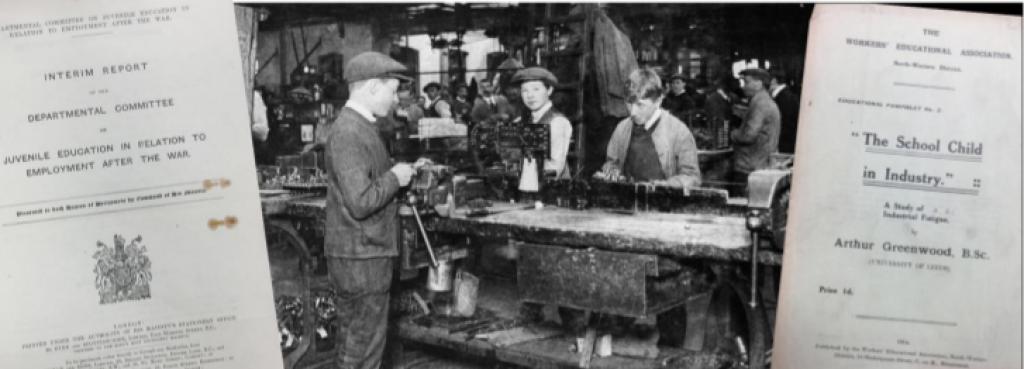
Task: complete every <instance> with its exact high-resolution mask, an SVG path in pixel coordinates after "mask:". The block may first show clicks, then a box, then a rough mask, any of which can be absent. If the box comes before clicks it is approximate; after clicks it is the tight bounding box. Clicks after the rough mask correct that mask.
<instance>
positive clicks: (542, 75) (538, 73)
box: [512, 67, 558, 86]
mask: <svg viewBox="0 0 1024 369" xmlns="http://www.w3.org/2000/svg"><path fill="white" fill-rule="evenodd" d="M526 81H544V82H546V83H547V84H548V85H549V86H554V85H557V84H558V78H555V75H554V74H551V72H550V71H548V70H547V69H544V68H542V67H529V68H526V69H523V70H520V71H518V72H516V74H515V75H513V76H512V83H514V84H519V83H523V82H526Z"/></svg>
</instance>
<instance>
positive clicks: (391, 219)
mask: <svg viewBox="0 0 1024 369" xmlns="http://www.w3.org/2000/svg"><path fill="white" fill-rule="evenodd" d="M239 8H240V9H239V10H238V14H242V15H244V17H245V18H244V20H245V22H243V21H242V20H243V18H240V21H239V28H240V35H241V36H242V37H241V38H240V40H241V42H242V43H243V45H242V50H243V57H244V64H243V69H246V70H248V71H250V72H251V76H252V78H251V81H249V82H247V84H248V85H252V86H253V91H254V94H253V100H254V104H253V126H252V127H253V141H254V147H255V148H256V156H257V160H258V163H259V170H260V176H261V177H260V178H261V179H260V184H261V187H260V189H261V200H262V203H263V211H264V217H265V218H266V232H267V247H268V250H269V258H270V265H271V270H272V278H273V281H274V282H273V283H274V296H275V303H276V307H277V316H278V321H279V328H280V330H281V336H282V342H281V350H282V353H283V355H284V358H285V361H286V364H285V366H286V367H289V368H310V367H332V366H331V365H334V364H332V363H335V364H337V365H338V366H336V367H338V368H376V367H377V366H378V365H381V363H384V364H390V365H392V366H391V367H394V368H449V367H451V368H496V367H501V368H506V367H507V368H516V367H552V368H553V367H583V368H588V367H590V368H661V367H679V368H740V367H751V368H766V367H768V364H769V362H770V356H771V347H772V345H771V342H772V329H771V327H772V325H773V318H774V309H775V305H776V297H777V289H778V284H777V283H778V276H779V270H780V269H779V266H780V264H781V260H782V258H781V255H782V252H783V250H784V242H783V239H784V235H785V229H786V209H787V206H788V202H789V183H790V178H791V175H792V169H791V168H792V162H793V158H794V156H793V151H794V146H795V138H796V133H797V132H796V122H797V117H798V114H799V100H800V97H799V94H800V87H801V86H800V83H799V81H800V80H801V72H802V71H803V59H804V54H803V53H804V49H805V45H806V38H807V25H808V20H809V18H810V15H811V11H812V9H813V5H810V4H767V5H755V4H736V5H729V4H671V3H665V4H637V3H628V4H627V3H621V4H614V3H613V4H597V3H593V4H567V3H552V4H539V3H538V4H518V5H516V4H509V3H468V4H454V5H451V4H428V3H422V4H251V5H242V6H240V7H239ZM321 365H323V366H321Z"/></svg>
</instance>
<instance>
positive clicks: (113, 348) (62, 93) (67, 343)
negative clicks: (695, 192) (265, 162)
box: [0, 0, 281, 369]
mask: <svg viewBox="0 0 1024 369" xmlns="http://www.w3.org/2000/svg"><path fill="white" fill-rule="evenodd" d="M3 8H4V9H3V11H2V12H0V81H3V83H0V101H2V103H0V104H2V108H0V189H3V190H2V191H0V249H2V251H0V254H2V255H3V256H2V257H0V292H2V295H3V296H2V297H0V327H2V330H3V336H2V337H0V368H40V369H60V368H64V369H68V368H87V367H88V368H275V367H276V368H280V367H281V358H280V350H279V349H278V342H279V338H278V336H277V327H276V324H275V318H274V308H273V297H272V293H271V284H270V271H269V267H268V264H267V255H266V248H265V241H264V238H263V225H262V218H261V211H260V204H259V201H258V198H259V197H258V190H257V186H256V171H255V164H254V161H253V159H252V155H253V154H252V145H251V141H250V132H249V128H248V122H249V120H248V117H247V108H246V101H245V93H244V92H243V76H242V73H241V66H240V65H241V62H240V58H239V52H238V41H237V34H236V30H235V23H234V19H235V18H234V13H233V8H232V4H231V2H229V1H198V0H195V1H193V0H173V1H163V0H160V1H146V2H137V1H88V2H87V1H45V2H42V1H19V2H15V3H10V2H7V3H5V4H4V5H3Z"/></svg>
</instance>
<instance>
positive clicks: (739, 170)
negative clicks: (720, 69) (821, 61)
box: [729, 68, 781, 192]
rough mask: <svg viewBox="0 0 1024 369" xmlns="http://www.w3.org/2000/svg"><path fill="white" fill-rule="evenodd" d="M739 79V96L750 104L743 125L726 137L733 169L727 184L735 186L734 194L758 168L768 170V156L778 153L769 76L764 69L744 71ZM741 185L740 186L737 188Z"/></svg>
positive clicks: (777, 119)
mask: <svg viewBox="0 0 1024 369" xmlns="http://www.w3.org/2000/svg"><path fill="white" fill-rule="evenodd" d="M740 76H741V77H743V93H744V94H745V95H747V96H748V97H750V105H749V107H748V108H747V110H746V113H745V114H744V116H743V123H742V124H741V125H740V127H739V128H737V129H734V130H732V132H731V133H730V135H729V138H731V139H732V142H733V169H732V174H730V175H729V182H732V183H735V184H736V189H737V191H740V192H742V191H745V189H746V185H747V177H748V176H749V175H750V173H751V172H753V171H755V170H758V169H765V168H768V165H769V162H770V159H771V154H773V153H776V152H778V151H779V126H780V124H781V123H780V117H779V107H778V106H776V105H775V101H774V100H772V97H771V96H770V95H769V94H768V86H769V83H771V80H772V76H771V74H769V73H768V71H766V70H764V69H757V68H752V69H746V70H744V71H742V72H740ZM741 184H742V185H741Z"/></svg>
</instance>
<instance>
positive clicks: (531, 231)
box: [283, 197, 782, 266]
mask: <svg viewBox="0 0 1024 369" xmlns="http://www.w3.org/2000/svg"><path fill="white" fill-rule="evenodd" d="M326 206H327V204H326V199H325V198H323V197H315V198H298V199H294V200H290V201H288V202H287V205H285V206H284V209H283V214H286V215H289V216H295V217H303V218H318V219H324V217H325V208H326ZM516 207H522V205H514V204H509V203H501V202H496V203H495V204H494V206H492V207H491V210H494V211H504V212H501V213H498V214H493V215H487V216H483V217H473V218H468V217H466V216H465V215H464V214H465V210H464V209H456V210H455V211H454V212H453V213H452V214H451V216H450V217H428V218H427V219H425V224H424V225H425V227H426V228H427V229H428V230H431V231H439V232H447V233H455V234H465V235H469V236H480V237H509V238H513V239H516V240H521V241H526V242H536V243H542V244H559V245H569V246H579V247H594V248H598V249H604V250H609V251H621V252H634V253H643V254H654V255H666V256H675V257H680V258H700V259H712V260H721V261H736V262H743V261H748V262H749V260H750V251H749V247H750V246H751V237H750V233H749V232H748V231H747V228H746V225H745V221H746V220H745V219H744V218H742V217H729V216H719V215H712V214H670V213H658V212H642V211H641V212H637V213H630V214H624V213H621V212H615V211H605V210H600V209H588V210H571V209H563V208H557V207H551V206H546V207H544V208H542V209H530V210H515V208H516ZM506 210H507V211H506ZM758 260H759V261H760V262H761V263H762V264H765V265H774V266H778V265H782V254H781V253H780V252H778V251H774V250H763V251H761V252H760V253H759V254H758Z"/></svg>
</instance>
